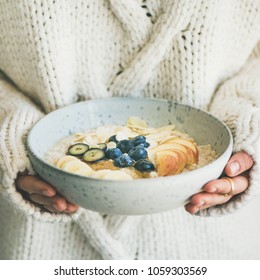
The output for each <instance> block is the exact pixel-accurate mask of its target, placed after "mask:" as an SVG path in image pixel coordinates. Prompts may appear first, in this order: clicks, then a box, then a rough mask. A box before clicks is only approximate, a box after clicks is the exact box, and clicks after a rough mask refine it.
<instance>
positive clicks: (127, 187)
mask: <svg viewBox="0 0 260 280" xmlns="http://www.w3.org/2000/svg"><path fill="white" fill-rule="evenodd" d="M130 116H139V117H141V118H143V119H145V120H146V121H147V122H148V124H149V126H154V127H157V126H163V125H167V124H175V125H176V127H177V129H178V130H180V131H183V132H186V133H188V134H189V135H190V136H192V137H193V138H194V139H195V141H196V142H197V143H198V144H211V146H212V148H213V149H215V150H216V151H217V153H218V155H219V157H218V158H217V159H216V160H214V161H213V162H212V163H210V164H208V165H206V166H204V167H201V168H198V169H196V170H193V171H189V172H185V173H182V174H179V175H174V176H168V177H158V178H151V179H150V178H149V179H137V180H131V181H115V180H100V179H93V178H89V177H83V176H80V175H76V174H71V173H68V172H66V171H63V170H60V169H58V168H56V167H54V166H52V165H50V164H49V163H48V162H46V161H45V160H44V155H45V153H46V151H47V150H48V149H49V148H51V147H52V146H53V145H54V144H55V143H57V141H58V140H60V139H62V138H63V137H65V136H68V135H69V134H72V133H76V132H81V131H86V130H87V129H92V128H95V127H98V126H100V125H104V124H119V125H120V124H121V125H124V124H125V123H126V121H127V119H128V117H130ZM232 143H233V142H232V135H231V133H230V130H229V129H228V127H227V126H226V125H225V124H223V123H222V122H221V121H219V120H218V119H216V118H215V117H213V116H212V115H210V114H208V113H207V112H204V111H202V110H199V109H196V108H193V107H191V106H187V105H183V104H179V103H177V102H174V101H166V100H158V99H141V98H108V99H98V100H91V101H84V102H79V103H76V104H73V105H69V106H67V107H64V108H61V109H59V110H56V111H54V112H52V113H50V114H48V115H46V116H45V117H43V118H42V119H41V120H40V121H39V122H37V123H36V124H35V125H34V127H33V128H32V129H31V131H30V133H29V135H28V142H27V144H28V151H29V157H30V160H31V162H32V165H33V167H34V169H35V171H36V172H37V173H38V174H39V176H40V177H41V178H43V179H44V180H46V181H47V182H49V183H50V184H52V185H53V186H54V187H55V188H56V189H57V190H58V192H59V193H61V194H62V195H63V196H64V197H66V199H67V200H68V201H71V202H73V203H76V204H78V205H80V206H81V207H83V208H86V209H89V210H93V211H97V212H101V213H106V214H122V215H141V214H150V213H158V212H162V211H167V210H170V209H173V208H177V207H181V206H183V205H184V204H186V203H187V202H188V200H189V199H190V197H191V196H192V195H193V194H195V193H197V192H200V191H201V188H202V186H203V185H204V184H205V183H206V182H208V181H210V180H213V179H215V178H218V177H219V176H220V175H221V173H222V171H223V168H224V166H225V165H226V163H227V161H228V159H229V157H230V155H231V152H232Z"/></svg>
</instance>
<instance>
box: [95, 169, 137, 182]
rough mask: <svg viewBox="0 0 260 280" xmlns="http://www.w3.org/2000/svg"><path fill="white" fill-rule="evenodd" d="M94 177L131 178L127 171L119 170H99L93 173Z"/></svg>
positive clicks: (109, 178)
mask: <svg viewBox="0 0 260 280" xmlns="http://www.w3.org/2000/svg"><path fill="white" fill-rule="evenodd" d="M94 178H97V179H104V180H133V178H132V177H131V176H130V175H128V174H127V173H125V172H123V171H119V170H108V169H104V170H99V171H96V172H95V173H94Z"/></svg>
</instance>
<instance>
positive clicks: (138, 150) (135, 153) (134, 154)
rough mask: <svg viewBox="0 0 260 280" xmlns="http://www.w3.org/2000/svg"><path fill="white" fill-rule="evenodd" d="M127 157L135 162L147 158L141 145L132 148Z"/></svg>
mask: <svg viewBox="0 0 260 280" xmlns="http://www.w3.org/2000/svg"><path fill="white" fill-rule="evenodd" d="M128 155H129V156H130V157H131V158H132V159H134V160H135V161H137V160H139V159H144V158H147V151H146V149H145V148H144V147H142V146H141V145H139V146H136V147H134V148H133V149H131V150H130V151H129V152H128Z"/></svg>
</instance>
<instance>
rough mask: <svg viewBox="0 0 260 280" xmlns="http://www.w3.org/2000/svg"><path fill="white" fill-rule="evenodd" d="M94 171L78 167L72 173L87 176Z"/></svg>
mask: <svg viewBox="0 0 260 280" xmlns="http://www.w3.org/2000/svg"><path fill="white" fill-rule="evenodd" d="M94 172H95V171H93V170H89V169H86V168H80V169H78V170H76V171H75V172H74V173H75V174H78V175H82V176H87V177H93V174H94Z"/></svg>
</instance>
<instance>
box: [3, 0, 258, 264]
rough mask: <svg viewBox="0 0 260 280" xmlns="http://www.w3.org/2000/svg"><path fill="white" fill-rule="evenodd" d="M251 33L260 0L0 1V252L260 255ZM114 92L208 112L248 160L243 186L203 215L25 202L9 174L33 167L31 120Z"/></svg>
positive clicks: (254, 34) (36, 255) (26, 255)
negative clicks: (53, 207)
mask: <svg viewBox="0 0 260 280" xmlns="http://www.w3.org/2000/svg"><path fill="white" fill-rule="evenodd" d="M259 38H260V2H259V0H257V1H256V0H230V1H226V0H219V1H217V0H215V1H214V0H212V1H206V0H198V1H185V0H174V1H170V0H146V1H145V0H98V1H94V0H87V1H83V0H78V1H76V0H73V1H66V0H59V1H54V0H53V1H51V0H46V1H40V0H39V1H38V0H35V1H27V0H21V1H16V0H9V1H0V69H1V70H2V72H3V73H4V74H5V75H2V76H1V77H0V170H1V171H0V178H1V181H0V182H1V185H2V187H1V193H0V240H1V241H0V259H99V258H105V259H207V258H209V259H221V258H224V259H228V258H260V241H259V234H260V220H259V219H257V214H258V213H256V211H260V203H259V200H256V199H255V200H254V201H257V203H256V202H254V201H253V200H252V198H253V197H257V196H256V195H257V194H259V189H260V170H259V167H258V166H259V163H258V162H259V160H260V146H259V145H260V138H259V134H260V131H259V129H260V44H258V45H257V42H258V41H259ZM7 77H8V78H7ZM10 80H12V81H13V83H14V84H15V86H14V85H12V82H11V81H10ZM111 96H142V97H149V98H151V97H152V98H153V97H156V98H157V97H158V98H165V99H175V100H178V101H181V102H183V103H186V104H190V105H194V106H197V107H200V108H203V109H207V110H210V111H211V112H212V113H213V114H215V115H216V116H217V117H219V118H221V119H222V120H224V121H225V122H226V123H227V124H228V125H229V126H230V128H231V129H232V132H233V134H234V138H235V150H236V151H238V150H245V151H247V152H248V153H249V154H251V155H252V156H253V158H254V160H255V165H254V168H253V169H252V171H251V173H250V187H249V188H248V190H247V191H246V192H245V193H243V194H240V195H237V196H236V197H234V199H232V200H231V201H230V202H228V203H226V204H225V205H221V206H218V207H212V208H211V209H209V210H205V211H201V212H200V213H199V215H200V216H191V215H189V214H188V213H187V212H185V211H184V209H177V210H173V211H169V212H166V213H160V214H155V215H145V216H137V217H136V216H133V217H132V216H129V217H122V216H102V215H101V214H99V213H94V212H91V211H87V210H83V209H80V210H79V211H78V212H77V213H76V214H73V215H67V214H50V213H48V212H42V211H41V210H40V209H39V208H37V207H36V206H34V205H33V204H31V203H30V202H28V201H26V200H24V199H23V198H22V196H21V195H20V193H19V192H17V191H16V189H15V185H14V180H15V178H16V176H17V173H18V172H19V171H23V170H25V169H29V170H31V171H32V168H31V166H30V162H29V159H28V157H27V152H26V148H25V139H26V135H27V133H28V130H29V129H30V128H31V127H32V125H33V124H34V123H35V122H36V121H37V120H38V119H40V118H41V117H42V116H43V115H44V114H46V113H48V112H50V111H52V110H55V109H57V108H60V107H62V106H65V105H68V104H71V103H73V102H76V101H79V100H85V99H90V98H103V97H111ZM247 201H251V202H250V203H246V202H247ZM252 201H253V202H252ZM245 204H247V205H246V206H245V207H242V208H241V206H242V205H245ZM240 208H241V209H240ZM238 209H239V211H238ZM231 212H233V214H232V215H223V214H227V213H231ZM202 216H211V218H204V217H202ZM217 216H218V217H217ZM50 222H51V223H50ZM230 241H231V242H230Z"/></svg>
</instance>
